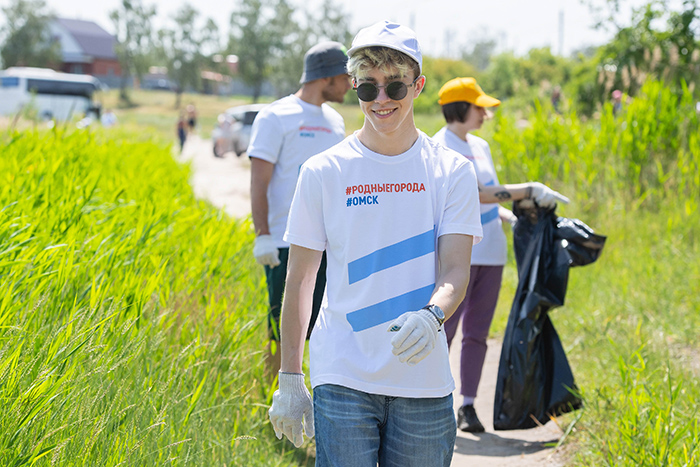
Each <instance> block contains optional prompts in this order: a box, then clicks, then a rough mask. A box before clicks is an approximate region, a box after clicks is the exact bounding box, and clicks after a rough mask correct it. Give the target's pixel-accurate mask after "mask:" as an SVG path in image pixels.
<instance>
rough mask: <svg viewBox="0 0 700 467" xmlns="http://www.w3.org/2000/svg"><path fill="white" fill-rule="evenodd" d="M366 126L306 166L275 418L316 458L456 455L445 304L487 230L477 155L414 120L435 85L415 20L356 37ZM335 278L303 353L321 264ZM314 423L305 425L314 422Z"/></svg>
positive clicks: (351, 64) (412, 459) (353, 462)
mask: <svg viewBox="0 0 700 467" xmlns="http://www.w3.org/2000/svg"><path fill="white" fill-rule="evenodd" d="M348 55H349V56H350V60H349V61H348V70H349V72H350V74H351V76H352V78H353V83H354V86H355V90H356V91H357V97H358V98H359V99H360V109H361V110H362V112H363V113H364V117H365V120H364V123H363V125H362V128H361V129H360V130H359V131H357V132H355V133H354V134H352V135H350V136H348V137H347V138H346V139H345V140H344V141H343V142H342V143H340V144H338V145H336V146H334V147H332V148H331V149H329V150H327V151H325V152H323V153H321V154H319V155H317V156H314V157H312V158H311V159H309V160H308V161H307V162H306V163H305V164H304V166H303V167H302V169H301V174H300V176H299V183H298V184H297V189H296V193H295V194H294V201H293V203H292V207H291V210H290V213H289V223H288V225H287V231H286V233H285V239H286V240H288V241H289V242H290V243H291V247H290V253H289V272H288V278H287V287H286V289H285V295H284V305H283V306H284V310H283V311H282V342H281V345H282V368H281V371H280V373H279V390H277V391H275V393H274V395H273V398H272V407H271V408H270V411H269V414H270V420H271V422H272V426H273V428H274V430H275V433H276V434H277V436H278V437H279V438H281V437H282V436H283V435H284V436H286V437H287V438H289V439H290V440H291V441H292V442H293V443H294V445H295V446H297V447H298V446H300V445H301V444H302V442H303V431H305V432H306V434H307V436H314V434H315V436H316V466H317V467H327V466H367V467H370V466H376V465H379V466H380V467H389V466H397V467H398V466H401V467H436V466H441V467H447V466H449V465H450V462H451V459H452V453H453V451H454V446H455V438H456V433H457V428H456V426H455V416H454V411H453V409H452V407H453V406H452V404H453V401H452V391H453V389H454V379H453V378H452V374H451V372H450V362H449V356H448V352H447V341H446V339H445V333H444V332H443V330H442V329H443V326H442V324H443V322H444V320H445V317H446V316H449V315H450V314H452V312H453V311H454V310H455V308H456V307H457V305H458V304H459V302H460V301H461V300H462V297H464V292H465V290H466V288H467V283H468V282H469V257H470V253H471V248H472V243H473V242H474V241H478V238H479V237H480V236H481V225H480V224H479V202H478V191H477V184H476V176H475V174H474V169H473V167H472V164H471V163H470V162H469V161H468V160H466V159H465V158H464V157H462V156H460V155H459V154H457V153H456V152H454V151H452V150H449V149H446V148H445V147H444V146H442V145H440V144H438V143H436V142H435V141H433V140H432V139H431V138H429V137H428V136H427V135H426V134H425V133H423V132H421V131H419V130H418V129H417V128H416V125H415V121H414V118H413V105H414V101H415V99H417V98H418V97H419V95H420V93H421V91H422V90H423V87H424V86H425V82H426V78H425V76H423V75H422V74H421V66H422V55H421V51H420V46H419V44H418V40H417V38H416V35H415V33H414V32H413V31H412V30H411V29H409V28H407V27H405V26H402V25H399V24H396V23H392V22H389V21H382V22H379V23H376V24H374V25H372V26H369V27H367V28H365V29H362V30H361V31H360V32H359V33H358V34H357V35H356V36H355V39H354V40H353V43H352V48H351V49H350V50H349V52H348ZM324 250H325V251H326V253H327V255H328V287H327V289H326V296H325V297H324V300H323V306H322V310H321V314H320V315H319V318H318V321H317V322H316V327H315V328H314V331H313V333H312V334H311V341H310V343H309V352H310V358H309V361H310V368H311V386H312V387H313V402H312V400H311V396H310V394H309V391H308V389H307V388H306V384H305V382H304V375H303V374H302V372H301V371H302V362H303V357H304V335H305V331H306V327H305V326H306V323H307V321H308V319H309V316H310V315H311V294H312V291H311V289H312V287H311V283H313V275H314V272H315V270H316V268H317V267H318V265H319V263H320V262H321V257H322V253H323V251H324ZM304 428H305V430H304Z"/></svg>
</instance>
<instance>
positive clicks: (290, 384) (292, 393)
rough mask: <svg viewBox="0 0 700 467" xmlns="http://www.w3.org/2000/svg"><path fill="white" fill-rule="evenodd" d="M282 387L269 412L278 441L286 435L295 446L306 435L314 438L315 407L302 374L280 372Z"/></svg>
mask: <svg viewBox="0 0 700 467" xmlns="http://www.w3.org/2000/svg"><path fill="white" fill-rule="evenodd" d="M279 383H280V387H279V389H278V390H277V391H275V393H274V394H273V396H272V407H270V410H269V411H268V414H269V416H270V421H271V422H272V428H274V430H275V435H277V438H278V439H282V435H285V436H286V437H287V438H288V439H289V441H291V442H292V443H294V446H296V447H299V446H301V444H302V443H303V442H304V435H303V434H302V424H303V428H304V433H306V436H308V437H309V438H313V437H314V407H313V403H312V401H311V395H310V394H309V390H308V389H306V384H304V375H303V374H302V373H283V372H281V371H280V372H279Z"/></svg>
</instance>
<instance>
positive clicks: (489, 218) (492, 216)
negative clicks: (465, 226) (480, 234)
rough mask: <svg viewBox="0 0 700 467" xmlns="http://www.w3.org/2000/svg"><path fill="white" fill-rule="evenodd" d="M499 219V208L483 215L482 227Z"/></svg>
mask: <svg viewBox="0 0 700 467" xmlns="http://www.w3.org/2000/svg"><path fill="white" fill-rule="evenodd" d="M497 218H498V207H495V208H493V209H491V210H489V211H486V212H484V213H482V214H481V225H484V224H488V223H489V222H491V221H494V220H496V219H497Z"/></svg>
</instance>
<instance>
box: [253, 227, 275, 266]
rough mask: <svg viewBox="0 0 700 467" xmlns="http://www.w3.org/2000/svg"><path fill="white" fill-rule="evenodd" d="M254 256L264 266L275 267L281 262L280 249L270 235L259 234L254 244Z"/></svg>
mask: <svg viewBox="0 0 700 467" xmlns="http://www.w3.org/2000/svg"><path fill="white" fill-rule="evenodd" d="M253 256H255V260H256V261H257V262H258V263H260V264H262V265H263V266H270V267H273V268H274V267H275V266H279V264H280V255H279V250H278V249H277V247H276V246H275V241H274V240H273V239H272V237H271V236H270V235H258V236H257V237H255V244H254V245H253Z"/></svg>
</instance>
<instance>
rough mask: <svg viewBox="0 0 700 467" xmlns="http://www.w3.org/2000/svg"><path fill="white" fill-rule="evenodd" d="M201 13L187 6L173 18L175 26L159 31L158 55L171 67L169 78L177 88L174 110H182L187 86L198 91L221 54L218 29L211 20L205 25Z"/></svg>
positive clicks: (169, 68)
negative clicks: (215, 58) (209, 69)
mask: <svg viewBox="0 0 700 467" xmlns="http://www.w3.org/2000/svg"><path fill="white" fill-rule="evenodd" d="M198 19H199V13H198V12H197V10H195V9H194V8H193V7H192V6H191V5H189V4H185V5H183V6H182V8H181V9H180V10H178V12H177V13H176V14H175V16H174V17H173V22H174V24H173V27H171V28H163V29H161V30H160V31H159V32H158V47H157V49H158V55H159V56H160V57H161V58H162V60H164V61H165V64H166V65H167V67H168V76H169V77H170V79H172V80H173V81H174V82H175V84H176V85H177V87H176V90H175V94H176V99H175V108H179V107H180V104H181V101H182V93H183V91H184V89H185V88H186V87H188V86H189V87H192V88H194V89H197V90H199V88H200V87H201V80H202V78H201V76H202V71H203V70H204V69H206V68H208V67H213V66H214V60H213V57H214V56H215V55H216V54H217V53H219V52H220V45H219V30H218V28H217V26H216V23H215V22H214V20H212V19H207V20H206V21H205V23H204V24H203V25H202V24H200V22H199V21H198Z"/></svg>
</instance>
